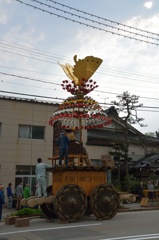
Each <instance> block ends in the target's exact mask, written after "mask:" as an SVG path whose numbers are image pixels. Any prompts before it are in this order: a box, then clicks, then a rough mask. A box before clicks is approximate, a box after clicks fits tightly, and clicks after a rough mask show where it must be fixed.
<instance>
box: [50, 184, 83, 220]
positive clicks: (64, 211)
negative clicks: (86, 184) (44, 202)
mask: <svg viewBox="0 0 159 240" xmlns="http://www.w3.org/2000/svg"><path fill="white" fill-rule="evenodd" d="M54 209H55V212H56V214H57V216H58V218H59V219H61V220H64V221H68V222H75V221H77V220H79V219H80V218H81V217H82V216H83V215H84V214H85V212H86V209H87V196H86V194H85V192H84V190H83V189H82V188H81V187H79V186H77V185H75V184H68V185H65V186H64V187H62V188H61V189H60V190H59V191H58V192H57V194H56V197H55V201H54Z"/></svg>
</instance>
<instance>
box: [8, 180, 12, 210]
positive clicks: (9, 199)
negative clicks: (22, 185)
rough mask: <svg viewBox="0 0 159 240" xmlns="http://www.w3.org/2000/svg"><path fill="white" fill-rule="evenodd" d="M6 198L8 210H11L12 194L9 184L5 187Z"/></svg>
mask: <svg viewBox="0 0 159 240" xmlns="http://www.w3.org/2000/svg"><path fill="white" fill-rule="evenodd" d="M7 197H8V209H11V208H12V205H13V193H12V184H11V183H9V184H8V187H7Z"/></svg>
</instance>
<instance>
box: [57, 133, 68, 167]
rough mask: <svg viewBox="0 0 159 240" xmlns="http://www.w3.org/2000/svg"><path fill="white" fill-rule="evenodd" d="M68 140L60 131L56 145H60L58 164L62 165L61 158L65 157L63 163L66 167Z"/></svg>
mask: <svg viewBox="0 0 159 240" xmlns="http://www.w3.org/2000/svg"><path fill="white" fill-rule="evenodd" d="M69 142H70V140H69V139H68V137H67V136H66V134H64V133H60V136H59V139H58V145H59V146H60V157H59V166H61V165H62V159H63V157H65V165H66V167H68V146H69Z"/></svg>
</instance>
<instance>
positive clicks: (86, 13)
mask: <svg viewBox="0 0 159 240" xmlns="http://www.w3.org/2000/svg"><path fill="white" fill-rule="evenodd" d="M47 1H50V2H53V3H55V4H57V5H60V6H62V7H66V8H69V9H71V10H75V11H77V12H81V13H83V14H85V15H88V16H91V17H95V18H97V19H101V20H104V21H107V22H110V23H114V24H116V25H118V26H123V27H126V28H130V29H134V30H136V31H141V32H145V33H148V34H152V35H156V36H159V34H158V33H154V32H150V31H146V30H143V29H140V28H136V27H132V26H129V25H126V24H123V23H119V22H116V21H113V20H110V19H107V18H103V17H100V16H97V15H94V14H92V13H88V12H85V11H82V10H79V9H77V8H73V7H70V6H67V5H64V4H63V3H58V2H56V1H53V0H47Z"/></svg>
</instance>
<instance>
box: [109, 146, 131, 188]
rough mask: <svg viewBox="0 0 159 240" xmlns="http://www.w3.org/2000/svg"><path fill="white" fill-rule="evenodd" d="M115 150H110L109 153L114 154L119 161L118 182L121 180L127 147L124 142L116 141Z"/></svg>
mask: <svg viewBox="0 0 159 240" xmlns="http://www.w3.org/2000/svg"><path fill="white" fill-rule="evenodd" d="M113 150H114V151H110V152H109V154H110V155H112V156H113V158H114V160H115V161H116V162H117V167H118V183H119V184H120V182H121V161H122V160H123V159H124V156H125V152H127V148H126V147H125V145H124V144H123V143H116V144H114V146H113Z"/></svg>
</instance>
